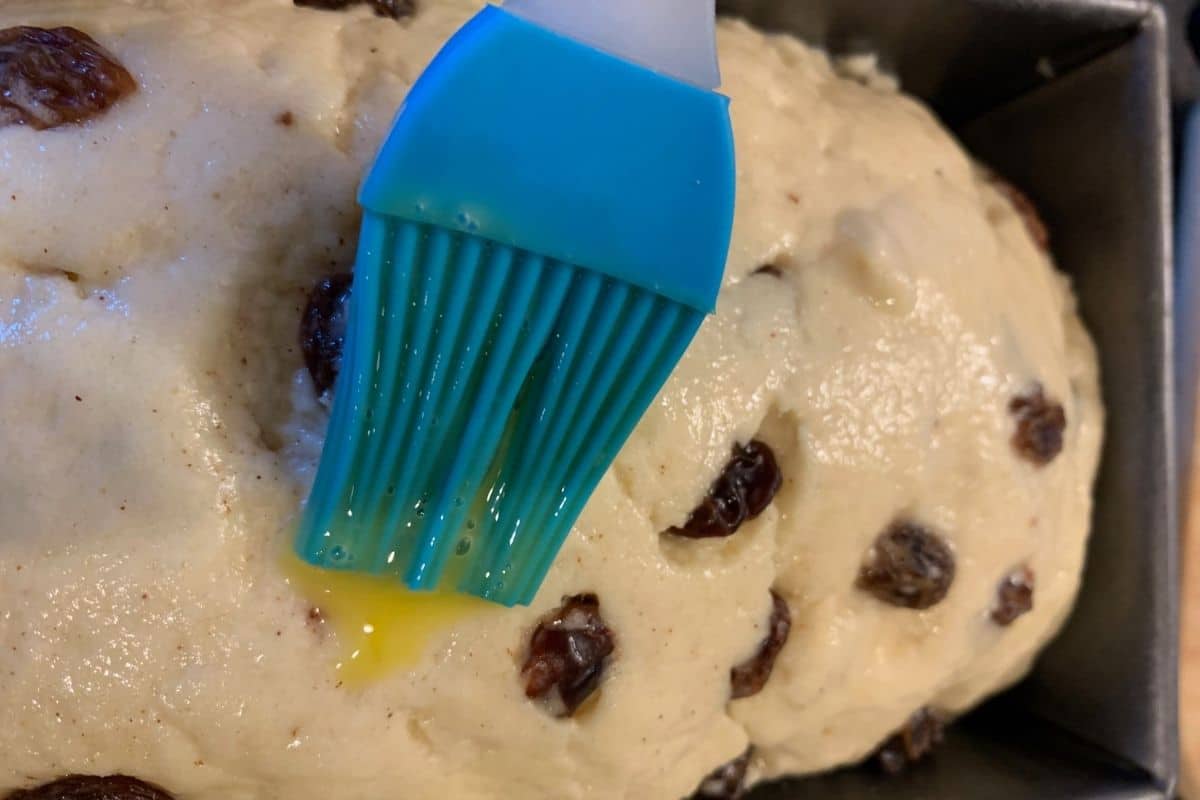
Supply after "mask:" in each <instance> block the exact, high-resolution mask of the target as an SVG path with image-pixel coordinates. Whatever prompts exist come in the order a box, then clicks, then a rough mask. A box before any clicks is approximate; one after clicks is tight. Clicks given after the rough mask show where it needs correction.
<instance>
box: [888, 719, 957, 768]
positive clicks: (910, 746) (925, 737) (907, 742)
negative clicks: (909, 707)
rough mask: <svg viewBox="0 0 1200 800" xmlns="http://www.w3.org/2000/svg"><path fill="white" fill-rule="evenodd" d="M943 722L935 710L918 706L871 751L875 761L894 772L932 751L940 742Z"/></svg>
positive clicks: (942, 735) (944, 727) (943, 728)
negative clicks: (898, 727)
mask: <svg viewBox="0 0 1200 800" xmlns="http://www.w3.org/2000/svg"><path fill="white" fill-rule="evenodd" d="M945 731H946V722H945V720H944V719H943V718H942V715H941V714H939V713H938V712H936V711H934V710H932V709H929V708H922V709H920V710H919V711H917V712H916V713H915V714H913V715H912V716H911V717H909V718H908V721H907V722H905V723H904V727H903V728H901V729H900V730H898V731H896V732H895V733H893V734H892V735H891V736H889V737H888V738H887V740H886V741H885V742H884V743H883V744H882V745H880V746H879V749H878V750H877V751H875V763H876V764H878V765H879V768H880V769H882V770H883V771H884V772H886V773H887V774H889V775H898V774H900V773H901V772H903V771H904V770H905V769H907V768H908V765H909V764H915V763H916V762H918V761H920V760H921V759H923V758H925V756H927V755H929V754H930V753H932V752H933V750H934V748H936V747H937V746H938V745H939V744H941V743H942V739H943V738H944V734H945Z"/></svg>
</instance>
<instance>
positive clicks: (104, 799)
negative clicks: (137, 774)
mask: <svg viewBox="0 0 1200 800" xmlns="http://www.w3.org/2000/svg"><path fill="white" fill-rule="evenodd" d="M7 800H174V798H172V797H171V795H170V793H168V792H166V791H164V790H163V789H160V788H158V787H157V786H153V785H151V784H149V783H144V782H143V781H139V780H138V779H137V778H129V777H126V776H124V775H110V776H108V777H104V778H101V777H98V776H94V775H69V776H67V777H66V778H60V779H59V780H56V781H52V782H51V783H44V784H42V785H41V786H38V787H35V788H33V789H18V790H17V791H15V792H13V793H12V794H10V795H8V798H7Z"/></svg>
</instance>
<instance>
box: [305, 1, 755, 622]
mask: <svg viewBox="0 0 1200 800" xmlns="http://www.w3.org/2000/svg"><path fill="white" fill-rule="evenodd" d="M713 26H714V9H713V0H653V1H651V0H510V2H508V3H507V4H506V5H505V7H504V8H499V7H496V6H489V7H487V8H485V9H484V10H483V11H481V12H480V13H479V14H478V15H477V16H476V17H474V18H473V19H472V20H471V21H470V22H468V23H467V24H466V25H465V26H464V27H463V28H462V29H461V30H460V31H459V32H458V33H457V34H456V35H455V36H454V37H453V38H452V39H451V40H450V41H449V42H448V43H447V44H446V46H445V47H444V48H443V49H442V51H441V53H440V54H439V55H438V56H437V58H436V59H435V60H434V61H433V63H432V64H430V66H429V67H428V69H426V71H425V73H424V74H423V75H422V76H421V78H420V80H419V81H418V82H417V84H416V85H415V86H414V87H413V88H412V91H411V92H410V93H409V95H408V98H407V99H406V101H405V103H404V106H403V107H402V108H401V110H400V112H399V114H398V115H397V117H396V121H395V123H394V126H393V129H392V131H391V133H390V134H389V137H388V139H387V141H386V142H385V144H384V146H383V148H382V149H381V151H380V153H379V155H378V157H377V159H376V161H375V163H374V165H373V166H372V168H371V170H370V172H369V174H368V175H367V178H366V180H365V182H364V184H363V186H362V189H361V192H360V195H359V202H360V204H361V205H362V206H363V211H364V216H363V222H362V232H361V238H360V242H359V248H358V257H357V262H356V265H355V273H354V289H353V294H352V299H351V301H350V309H349V323H348V330H347V335H346V345H345V355H344V357H343V364H342V369H341V373H340V376H339V378H338V383H337V385H336V389H335V392H336V393H335V397H334V403H333V410H332V415H331V421H330V424H329V429H328V434H327V436H326V443H325V449H324V452H323V454H322V457H321V463H320V467H319V469H318V473H317V477H316V482H315V484H314V486H313V489H312V492H311V495H310V496H309V499H308V502H307V504H306V507H305V510H304V513H303V515H302V519H301V524H300V530H299V532H298V535H297V540H296V548H297V551H298V552H299V553H300V555H301V556H302V557H303V558H304V559H305V560H307V561H308V562H310V563H312V564H314V565H317V566H321V567H326V568H329V569H340V570H357V571H362V572H369V573H374V574H385V575H392V576H395V577H396V578H397V579H398V580H402V581H403V582H405V583H407V584H408V586H409V587H411V588H413V589H418V590H429V589H434V588H438V587H439V584H441V583H442V582H443V580H444V579H445V580H446V581H447V583H449V582H451V581H452V582H453V583H454V585H455V586H456V588H457V589H458V590H459V591H462V592H465V593H469V594H474V595H478V596H480V597H484V598H487V599H489V600H492V601H495V602H497V603H502V604H505V605H514V604H518V603H529V602H530V601H531V600H532V598H533V596H534V594H535V592H536V591H537V588H538V586H539V585H540V584H541V582H542V579H543V578H544V576H545V574H546V571H547V570H548V569H549V567H550V564H551V562H552V561H553V559H554V557H555V555H556V554H557V552H558V550H559V548H560V546H561V545H562V542H563V540H564V538H565V537H566V536H567V534H568V533H569V532H570V529H571V526H572V524H573V523H574V522H575V520H576V518H577V517H578V515H579V513H580V511H581V510H582V508H583V504H584V503H585V502H586V500H587V499H588V497H589V495H590V494H591V493H592V491H593V489H594V488H595V486H596V484H597V483H598V482H599V480H600V478H601V477H602V476H603V474H604V471H605V470H606V469H607V468H608V466H609V464H611V462H612V460H613V458H614V457H615V456H616V454H617V451H618V450H619V449H620V447H621V445H622V443H623V442H624V441H625V439H626V438H627V437H628V435H629V433H630V432H631V431H632V430H633V427H634V425H635V424H636V423H637V421H638V419H639V418H640V417H641V416H642V414H643V413H644V412H645V410H646V408H647V407H648V406H649V404H650V403H651V402H652V400H653V399H654V397H655V395H656V394H657V393H658V391H659V389H660V388H661V387H662V385H663V383H664V382H665V381H666V379H667V376H668V375H669V374H670V372H671V370H672V369H673V368H674V367H675V365H676V363H677V362H678V360H679V358H680V357H681V356H682V354H683V352H684V350H685V349H686V348H687V345H688V343H689V342H690V341H691V339H692V337H693V335H694V334H695V332H696V330H697V328H698V327H699V325H700V323H701V321H702V320H703V318H704V316H705V314H707V313H708V312H710V311H711V310H712V309H713V306H714V304H715V302H716V297H717V290H718V288H719V286H720V283H721V276H722V272H723V269H724V263H725V257H726V254H727V251H728V247H729V236H730V228H731V226H732V219H733V193H734V166H733V137H732V132H731V129H730V123H729V110H728V100H727V99H726V98H725V97H723V96H721V95H720V94H717V93H716V92H715V91H714V90H715V88H716V87H717V85H718V84H719V78H718V74H717V66H716V52H715V43H714V30H713ZM615 533H619V532H615Z"/></svg>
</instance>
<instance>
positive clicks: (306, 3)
mask: <svg viewBox="0 0 1200 800" xmlns="http://www.w3.org/2000/svg"><path fill="white" fill-rule="evenodd" d="M293 2H294V3H295V4H296V5H298V6H303V7H307V8H321V9H326V10H329V11H339V10H341V9H343V8H349V7H350V6H355V5H358V4H359V3H363V2H366V3H367V4H368V5H370V6H371V8H372V9H374V10H375V13H376V14H378V15H379V16H381V17H391V18H392V19H401V18H403V17H411V16H412V15H413V14H415V13H417V0H293Z"/></svg>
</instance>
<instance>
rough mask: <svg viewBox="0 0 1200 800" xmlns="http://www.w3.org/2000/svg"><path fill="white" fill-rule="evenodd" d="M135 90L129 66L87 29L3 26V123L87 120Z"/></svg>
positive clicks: (0, 87) (0, 72)
mask: <svg viewBox="0 0 1200 800" xmlns="http://www.w3.org/2000/svg"><path fill="white" fill-rule="evenodd" d="M135 91H137V81H135V80H134V79H133V76H132V75H130V74H129V72H128V70H126V69H125V67H123V66H121V64H120V62H118V61H117V60H116V58H115V57H114V56H113V55H112V54H111V53H109V52H108V51H107V50H105V49H104V48H103V47H101V46H100V45H99V44H97V42H96V41H95V40H94V39H92V37H90V36H88V35H87V34H86V33H84V32H83V31H80V30H76V29H75V28H53V29H50V30H47V29H45V28H33V27H28V26H21V27H17V28H5V29H3V30H0V127H4V126H6V125H28V126H30V127H32V128H36V129H38V130H44V129H46V128H55V127H58V126H59V125H68V124H71V123H79V122H85V121H87V120H89V119H91V118H93V117H96V116H99V115H100V114H102V113H103V112H105V111H107V110H108V108H109V107H110V106H112V105H113V104H114V103H116V102H117V101H118V100H120V99H121V98H122V97H125V96H126V95H128V94H132V93H133V92H135Z"/></svg>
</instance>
